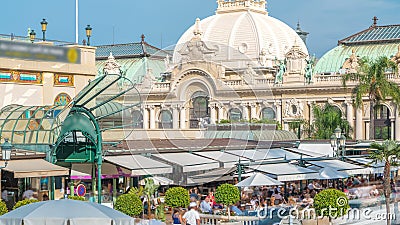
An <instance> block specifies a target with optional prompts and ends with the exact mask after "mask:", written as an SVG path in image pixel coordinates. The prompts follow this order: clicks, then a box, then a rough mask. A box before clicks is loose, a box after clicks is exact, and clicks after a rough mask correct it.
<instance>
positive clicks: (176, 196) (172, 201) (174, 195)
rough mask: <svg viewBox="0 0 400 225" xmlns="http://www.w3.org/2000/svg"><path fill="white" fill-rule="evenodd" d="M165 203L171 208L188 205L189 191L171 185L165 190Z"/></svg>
mask: <svg viewBox="0 0 400 225" xmlns="http://www.w3.org/2000/svg"><path fill="white" fill-rule="evenodd" d="M165 203H166V204H167V205H168V206H171V207H173V208H176V207H187V206H189V203H190V199H189V192H188V191H187V190H186V189H185V188H183V187H173V188H170V189H168V190H167V191H166V192H165Z"/></svg>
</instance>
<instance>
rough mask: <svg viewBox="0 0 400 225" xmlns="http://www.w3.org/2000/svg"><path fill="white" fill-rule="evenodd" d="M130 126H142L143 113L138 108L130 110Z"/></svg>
mask: <svg viewBox="0 0 400 225" xmlns="http://www.w3.org/2000/svg"><path fill="white" fill-rule="evenodd" d="M132 127H133V128H143V114H142V112H140V111H139V110H134V111H133V112H132Z"/></svg>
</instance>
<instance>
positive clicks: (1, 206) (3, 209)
mask: <svg viewBox="0 0 400 225" xmlns="http://www.w3.org/2000/svg"><path fill="white" fill-rule="evenodd" d="M6 213H8V209H7V205H6V203H5V202H4V201H0V216H1V215H4V214H6Z"/></svg>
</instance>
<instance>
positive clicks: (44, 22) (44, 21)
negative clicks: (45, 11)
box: [40, 19, 48, 41]
mask: <svg viewBox="0 0 400 225" xmlns="http://www.w3.org/2000/svg"><path fill="white" fill-rule="evenodd" d="M40 24H41V25H42V32H43V41H46V30H47V24H48V23H47V21H46V19H43V20H42V22H40Z"/></svg>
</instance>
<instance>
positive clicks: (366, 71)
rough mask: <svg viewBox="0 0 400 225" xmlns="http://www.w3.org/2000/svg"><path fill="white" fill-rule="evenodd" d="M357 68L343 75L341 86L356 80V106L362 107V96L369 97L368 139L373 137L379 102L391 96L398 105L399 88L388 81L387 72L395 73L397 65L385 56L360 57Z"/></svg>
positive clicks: (354, 90) (354, 93) (354, 92)
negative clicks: (375, 115)
mask: <svg viewBox="0 0 400 225" xmlns="http://www.w3.org/2000/svg"><path fill="white" fill-rule="evenodd" d="M359 65H360V66H359V69H358V71H357V73H355V74H346V75H344V76H343V79H342V81H343V86H344V87H346V83H347V82H348V81H358V84H357V85H356V87H355V88H354V89H353V98H354V99H355V100H354V105H355V106H356V107H357V108H362V107H363V97H364V96H368V98H369V103H370V107H369V111H370V114H369V116H370V121H371V123H370V124H369V139H370V140H373V139H374V138H375V126H374V123H373V121H374V109H375V106H377V105H379V103H380V102H382V101H385V100H386V99H387V98H389V97H391V98H392V101H393V102H394V103H395V104H397V105H398V106H399V105H400V88H399V86H398V85H397V83H395V82H393V81H389V80H388V78H387V76H386V74H387V73H397V65H396V63H395V62H393V61H391V60H390V59H389V58H387V57H384V56H383V57H379V58H378V59H376V60H368V59H365V58H363V59H361V60H360V64H359Z"/></svg>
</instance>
